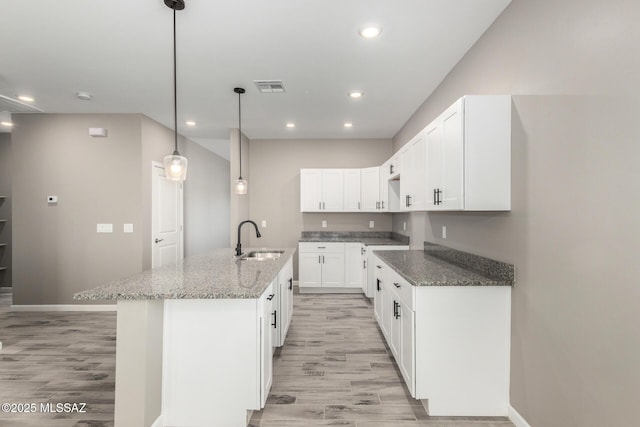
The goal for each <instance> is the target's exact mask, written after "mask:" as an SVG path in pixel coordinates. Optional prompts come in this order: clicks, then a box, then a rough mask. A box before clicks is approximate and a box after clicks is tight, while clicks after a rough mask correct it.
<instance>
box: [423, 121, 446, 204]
mask: <svg viewBox="0 0 640 427" xmlns="http://www.w3.org/2000/svg"><path fill="white" fill-rule="evenodd" d="M425 139H426V142H427V160H428V161H427V200H428V202H427V205H426V208H427V210H439V209H441V207H440V205H439V203H438V198H439V197H440V193H438V190H439V189H442V187H443V182H442V176H443V171H442V165H443V148H442V124H441V122H439V121H437V120H436V121H434V122H433V123H431V124H430V125H429V126H428V127H427V128H426V129H425Z"/></svg>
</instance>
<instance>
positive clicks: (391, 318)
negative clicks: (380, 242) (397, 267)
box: [374, 259, 511, 416]
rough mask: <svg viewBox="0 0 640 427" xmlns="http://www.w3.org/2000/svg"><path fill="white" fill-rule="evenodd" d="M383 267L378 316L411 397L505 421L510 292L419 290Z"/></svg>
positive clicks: (444, 410)
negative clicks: (500, 417)
mask: <svg viewBox="0 0 640 427" xmlns="http://www.w3.org/2000/svg"><path fill="white" fill-rule="evenodd" d="M378 265H379V266H380V267H381V268H380V269H377V272H376V275H375V277H376V278H380V279H379V281H378V282H377V283H380V284H381V286H380V291H378V290H377V288H376V292H375V295H374V312H375V318H376V320H377V322H378V325H379V326H380V329H381V330H382V332H383V335H384V336H385V339H386V340H387V343H388V345H389V347H390V348H391V350H392V353H393V355H394V358H395V359H396V363H397V365H398V368H399V369H400V371H401V373H402V376H403V378H404V380H405V383H406V384H407V388H408V389H409V391H410V393H411V396H412V397H414V398H415V399H422V400H428V405H429V415H433V416H505V415H506V408H507V405H508V402H509V351H510V350H509V348H510V314H511V287H509V286H412V285H411V284H410V283H408V282H407V281H406V280H404V279H403V278H402V277H401V276H400V275H399V274H398V273H397V272H396V271H394V270H393V269H391V268H390V267H388V266H387V265H386V264H385V263H384V262H383V261H381V260H379V259H378V260H376V266H378ZM378 270H379V271H381V272H378ZM396 284H397V285H396Z"/></svg>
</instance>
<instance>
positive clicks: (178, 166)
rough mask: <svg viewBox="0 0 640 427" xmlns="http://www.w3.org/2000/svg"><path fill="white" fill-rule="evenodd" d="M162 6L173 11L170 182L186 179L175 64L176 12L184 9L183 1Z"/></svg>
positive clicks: (167, 164)
mask: <svg viewBox="0 0 640 427" xmlns="http://www.w3.org/2000/svg"><path fill="white" fill-rule="evenodd" d="M164 4H165V5H167V6H168V7H169V8H170V9H173V141H174V150H173V154H169V155H167V156H165V157H164V162H163V163H164V173H165V176H166V178H167V179H168V180H170V181H184V180H185V179H187V164H188V161H187V158H186V157H184V156H182V155H180V152H178V83H177V64H176V62H177V61H176V10H182V9H184V0H164Z"/></svg>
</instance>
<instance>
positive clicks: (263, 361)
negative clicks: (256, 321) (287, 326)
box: [259, 278, 278, 408]
mask: <svg viewBox="0 0 640 427" xmlns="http://www.w3.org/2000/svg"><path fill="white" fill-rule="evenodd" d="M277 281H278V279H277V278H276V279H275V280H274V281H273V282H272V283H271V284H270V285H269V287H268V288H267V290H266V291H265V292H264V294H263V295H262V297H260V300H259V304H261V307H262V317H261V323H262V328H261V330H260V366H261V369H260V407H261V408H262V407H264V405H265V403H266V402H267V396H268V395H269V390H271V384H272V383H273V349H272V343H273V341H272V330H273V325H274V322H273V320H274V316H275V314H274V313H275V311H274V307H273V298H274V296H275V294H274V292H275V291H274V287H275V286H277Z"/></svg>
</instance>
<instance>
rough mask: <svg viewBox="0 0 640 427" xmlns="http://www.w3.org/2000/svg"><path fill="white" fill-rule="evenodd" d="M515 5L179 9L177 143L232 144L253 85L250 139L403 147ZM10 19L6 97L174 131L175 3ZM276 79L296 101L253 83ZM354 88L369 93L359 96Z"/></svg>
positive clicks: (5, 30)
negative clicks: (415, 119)
mask: <svg viewBox="0 0 640 427" xmlns="http://www.w3.org/2000/svg"><path fill="white" fill-rule="evenodd" d="M509 2H510V0H271V1H265V0H186V8H185V10H183V11H179V12H177V31H178V35H177V39H178V46H177V47H178V129H179V132H180V133H181V134H183V135H185V136H187V137H190V138H192V139H194V140H196V141H197V142H200V143H204V144H206V143H207V141H209V142H210V143H211V144H213V145H215V144H219V143H220V140H228V138H229V129H230V128H235V127H237V121H238V117H237V112H238V107H237V95H236V94H235V93H233V88H234V87H236V86H242V87H245V88H246V89H247V93H246V94H245V95H243V96H242V110H243V120H242V129H243V132H244V133H245V134H246V135H247V136H248V137H249V138H251V139H268V138H391V137H393V136H394V135H395V133H396V132H397V131H398V130H399V129H400V128H401V127H402V125H403V124H404V123H405V122H406V121H407V119H408V118H409V117H410V116H411V114H413V113H414V111H415V110H416V109H417V108H418V107H419V106H420V104H421V103H422V102H423V101H424V100H425V99H426V98H427V97H428V96H429V94H430V93H431V92H432V91H433V90H434V89H435V88H436V87H437V85H438V84H439V83H440V82H441V81H442V79H443V78H444V77H445V76H446V74H447V73H448V72H449V71H450V70H451V68H452V67H453V66H454V65H455V64H456V63H457V62H458V61H459V60H460V58H462V56H463V55H464V54H465V53H466V52H467V50H468V49H469V48H470V47H471V46H472V45H473V44H474V43H475V42H476V41H477V40H478V38H479V37H480V36H481V35H482V34H483V33H484V31H485V30H486V29H487V28H488V27H489V26H490V25H491V23H492V22H493V21H494V20H495V18H496V17H497V16H498V15H499V14H500V13H501V12H502V10H503V9H504V8H505V7H506V6H507V5H508V4H509ZM1 8H2V13H0V52H1V54H0V55H1V56H0V58H1V60H0V95H5V96H9V97H13V98H15V97H16V96H17V95H18V94H23V93H26V94H30V95H32V96H34V97H35V98H36V102H35V103H34V105H35V106H36V107H38V108H40V109H42V110H44V111H45V112H50V113H98V112H99V113H143V114H146V115H148V116H149V117H151V118H153V119H155V120H157V121H158V122H160V123H162V124H164V125H166V126H168V127H170V128H171V129H173V87H172V78H173V68H172V25H173V21H172V19H173V18H172V13H173V12H172V10H171V9H169V8H167V7H166V6H165V5H164V2H163V0H134V1H125V2H114V1H112V0H65V1H62V2H60V1H50V0H19V1H8V0H7V1H4V0H3V1H2V6H1ZM367 22H378V23H380V24H381V25H382V27H383V31H382V34H381V36H380V37H378V38H377V39H374V40H365V39H362V38H361V37H360V36H359V35H358V32H357V30H358V28H359V26H361V25H362V24H364V23H367ZM272 79H273V80H278V79H279V80H282V81H284V84H285V86H286V90H287V91H286V93H284V94H260V93H259V92H258V91H257V89H256V88H255V86H254V84H253V81H254V80H272ZM352 89H360V90H363V91H364V92H365V96H364V97H363V98H362V99H360V100H352V99H350V98H349V97H348V96H347V92H348V91H350V90H352ZM78 91H86V92H89V93H91V94H92V95H93V100H91V101H82V100H79V99H77V98H76V96H75V94H76V92H78ZM187 119H193V120H195V121H196V122H197V126H196V127H187V126H186V125H185V124H184V121H185V120H187ZM287 121H293V122H295V123H296V128H295V129H293V130H291V129H287V128H285V126H284V125H285V123H286V122H287ZM345 121H351V122H353V128H351V129H345V128H344V127H343V123H344V122H345ZM216 141H217V142H216Z"/></svg>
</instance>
